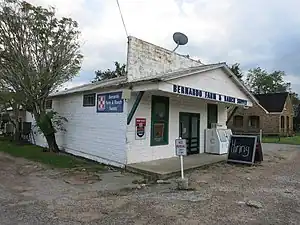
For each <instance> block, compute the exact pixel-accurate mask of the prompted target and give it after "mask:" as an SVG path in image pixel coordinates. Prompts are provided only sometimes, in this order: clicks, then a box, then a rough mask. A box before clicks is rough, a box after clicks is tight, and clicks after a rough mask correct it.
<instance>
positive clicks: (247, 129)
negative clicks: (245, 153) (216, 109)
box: [227, 92, 294, 136]
mask: <svg viewBox="0 0 300 225" xmlns="http://www.w3.org/2000/svg"><path fill="white" fill-rule="evenodd" d="M254 96H255V98H256V99H257V100H258V102H259V104H257V103H255V104H254V106H253V107H252V108H249V109H245V108H239V109H237V110H235V109H234V108H231V109H230V110H229V111H228V118H229V121H228V123H227V126H228V128H230V129H232V131H233V133H237V134H238V133H240V134H242V133H246V134H247V133H248V134H258V133H259V132H260V129H262V132H263V134H264V135H278V134H280V135H284V136H287V135H291V134H292V133H293V116H294V110H293V104H292V101H291V98H290V95H289V93H288V92H284V93H270V94H259V95H254Z"/></svg>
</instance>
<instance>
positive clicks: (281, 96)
mask: <svg viewBox="0 0 300 225" xmlns="http://www.w3.org/2000/svg"><path fill="white" fill-rule="evenodd" d="M288 95H289V93H288V92H280V93H268V94H257V95H254V96H255V98H256V99H257V100H258V101H259V103H260V104H261V105H262V107H264V108H265V109H266V110H267V111H268V112H282V111H283V109H284V104H285V102H286V98H287V97H288Z"/></svg>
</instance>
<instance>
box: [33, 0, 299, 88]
mask: <svg viewBox="0 0 300 225" xmlns="http://www.w3.org/2000/svg"><path fill="white" fill-rule="evenodd" d="M29 1H30V2H33V3H35V4H39V5H43V6H48V5H53V6H55V7H56V9H57V13H58V15H59V16H61V15H63V16H70V17H72V18H74V19H75V20H77V21H78V22H79V25H80V28H81V30H82V42H83V43H84V44H83V47H82V50H83V53H84V55H85V59H84V63H83V66H82V73H81V75H80V77H79V78H76V79H74V82H75V81H76V82H83V81H87V82H88V81H89V80H91V79H92V78H93V76H94V71H95V70H98V69H102V70H103V69H107V68H113V66H114V64H113V62H114V61H120V62H121V63H125V62H126V47H127V46H126V43H127V39H126V34H125V31H124V27H123V24H122V21H121V18H120V14H119V11H118V7H117V4H116V1H115V0H63V1H62V0H29ZM119 2H120V6H121V9H122V12H123V16H124V19H125V23H126V28H127V30H128V33H129V34H130V35H133V36H136V37H138V38H141V39H144V40H146V41H149V42H152V43H154V44H156V45H160V46H162V47H165V48H169V49H173V48H174V47H175V43H174V42H173V40H172V35H173V33H174V32H176V31H180V32H183V33H185V34H187V35H188V37H189V43H188V44H187V45H186V46H181V47H180V48H179V49H178V52H179V53H182V54H189V55H190V56H191V57H195V58H198V59H201V60H202V61H203V62H204V63H209V62H219V61H226V62H228V63H235V62H239V63H240V64H241V65H242V67H243V69H246V70H247V69H249V68H252V67H255V66H258V65H259V66H261V67H263V68H266V69H267V70H275V69H277V70H284V71H285V72H286V73H287V74H288V76H287V78H286V79H287V80H290V81H292V83H293V85H294V86H293V87H294V88H295V89H296V90H297V91H298V92H300V84H299V80H300V79H299V78H300V75H299V72H298V71H299V70H300V64H299V63H298V62H299V60H300V41H299V40H300V30H299V29H297V28H298V27H299V25H300V17H299V16H298V14H299V12H298V9H299V7H300V2H299V1H297V0H286V1H260V0H243V1H241V0H163V1H162V0H151V1H150V0H119Z"/></svg>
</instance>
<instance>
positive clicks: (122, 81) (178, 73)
mask: <svg viewBox="0 0 300 225" xmlns="http://www.w3.org/2000/svg"><path fill="white" fill-rule="evenodd" d="M222 67H225V68H226V67H227V65H226V63H225V62H221V63H215V64H207V65H201V66H195V67H189V68H185V69H179V70H175V71H172V72H169V73H159V74H157V75H153V76H151V77H146V76H145V77H141V78H139V79H136V80H134V81H131V82H128V81H127V77H125V76H124V77H118V78H113V79H109V80H104V81H99V82H96V83H90V84H85V85H81V86H77V87H74V88H70V89H68V90H64V91H60V92H56V93H53V94H51V95H50V97H56V96H62V95H68V94H73V93H79V92H86V91H92V90H95V89H98V88H105V87H117V86H119V85H124V86H126V85H129V84H132V85H134V84H138V83H143V82H149V81H156V80H157V81H159V80H170V79H175V78H180V77H184V76H188V75H189V74H191V73H197V72H199V73H201V72H205V71H209V70H214V69H218V68H222Z"/></svg>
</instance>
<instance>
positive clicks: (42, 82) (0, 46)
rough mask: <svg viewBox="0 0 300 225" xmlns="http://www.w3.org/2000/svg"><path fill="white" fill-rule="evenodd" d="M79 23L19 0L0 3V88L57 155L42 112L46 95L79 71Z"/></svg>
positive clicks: (52, 133)
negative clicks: (31, 120) (28, 116)
mask: <svg viewBox="0 0 300 225" xmlns="http://www.w3.org/2000/svg"><path fill="white" fill-rule="evenodd" d="M79 35H80V32H79V30H78V24H77V22H76V21H73V20H72V19H70V18H59V19H58V18H56V17H55V10H54V8H52V7H51V8H49V9H45V8H42V7H40V6H34V5H32V4H29V3H27V2H25V1H20V0H1V3H0V83H1V84H4V86H5V88H7V89H8V90H9V91H10V92H12V93H18V94H19V93H21V94H22V101H20V100H19V99H18V100H16V103H18V104H21V105H22V106H23V107H24V109H26V110H27V111H29V112H30V113H32V114H33V116H34V119H35V121H36V123H37V125H38V127H39V128H40V130H41V132H42V133H43V134H44V136H45V138H46V140H47V143H48V147H49V150H50V151H54V152H57V151H58V146H57V144H56V139H55V132H56V129H55V127H54V125H53V121H52V119H53V117H51V113H50V115H49V113H47V111H46V107H45V104H46V100H47V99H48V97H49V94H50V93H52V92H53V91H54V90H56V89H57V88H58V87H60V86H61V85H62V84H63V83H65V82H66V81H69V80H70V79H72V78H73V77H74V76H76V74H77V73H78V72H79V70H80V66H81V62H82V58H83V57H82V55H81V53H80V44H79Z"/></svg>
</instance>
